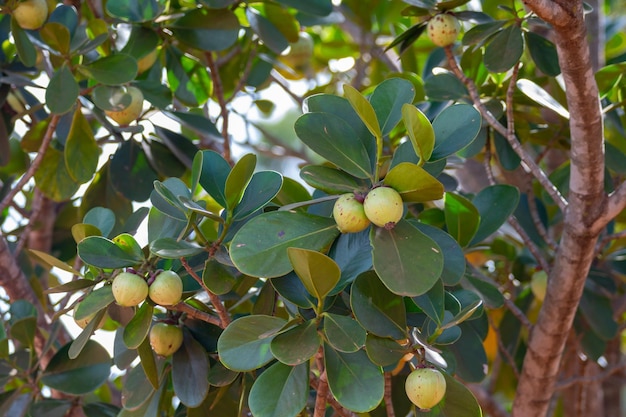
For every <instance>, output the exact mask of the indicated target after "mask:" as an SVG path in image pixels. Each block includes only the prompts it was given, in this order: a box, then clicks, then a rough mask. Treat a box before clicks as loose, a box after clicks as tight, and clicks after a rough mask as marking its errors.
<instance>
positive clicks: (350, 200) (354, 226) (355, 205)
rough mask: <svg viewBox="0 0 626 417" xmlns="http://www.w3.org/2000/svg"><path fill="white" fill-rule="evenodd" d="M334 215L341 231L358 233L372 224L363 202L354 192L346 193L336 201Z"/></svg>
mask: <svg viewBox="0 0 626 417" xmlns="http://www.w3.org/2000/svg"><path fill="white" fill-rule="evenodd" d="M333 217H334V218H335V222H337V228H338V229H339V231H340V232H341V233H357V232H360V231H361V230H365V229H366V228H367V226H369V225H370V221H369V219H368V218H367V216H365V210H364V208H363V203H362V202H360V201H358V200H357V199H356V197H355V196H354V194H353V193H348V194H344V195H342V196H341V197H339V199H337V201H335V206H334V207H333Z"/></svg>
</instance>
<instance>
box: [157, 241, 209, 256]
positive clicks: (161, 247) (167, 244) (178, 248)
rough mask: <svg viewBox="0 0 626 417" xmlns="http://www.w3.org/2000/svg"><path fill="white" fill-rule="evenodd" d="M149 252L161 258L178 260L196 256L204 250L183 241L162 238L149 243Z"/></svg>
mask: <svg viewBox="0 0 626 417" xmlns="http://www.w3.org/2000/svg"><path fill="white" fill-rule="evenodd" d="M150 252H151V253H154V254H155V255H157V256H159V257H161V258H165V259H178V258H183V257H189V256H195V255H198V254H200V253H202V252H204V248H202V247H200V246H197V245H194V244H193V243H189V242H187V241H184V240H176V239H172V238H170V237H164V238H161V239H157V240H154V241H152V243H150Z"/></svg>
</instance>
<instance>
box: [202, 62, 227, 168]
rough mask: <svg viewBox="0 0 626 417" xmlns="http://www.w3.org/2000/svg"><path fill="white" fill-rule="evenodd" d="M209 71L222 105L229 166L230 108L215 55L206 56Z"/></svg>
mask: <svg viewBox="0 0 626 417" xmlns="http://www.w3.org/2000/svg"><path fill="white" fill-rule="evenodd" d="M205 57H206V60H207V65H208V67H209V71H211V77H212V78H213V88H214V92H215V97H217V102H218V104H219V105H220V112H221V117H222V137H223V138H224V145H223V147H224V150H223V155H222V156H223V157H224V159H225V160H226V161H228V163H229V164H231V165H232V162H233V161H232V155H231V153H230V139H229V135H228V108H227V106H226V99H225V98H224V86H223V85H222V79H221V78H220V73H219V69H218V68H217V65H216V64H215V60H214V59H213V54H212V53H211V52H207V53H206V54H205Z"/></svg>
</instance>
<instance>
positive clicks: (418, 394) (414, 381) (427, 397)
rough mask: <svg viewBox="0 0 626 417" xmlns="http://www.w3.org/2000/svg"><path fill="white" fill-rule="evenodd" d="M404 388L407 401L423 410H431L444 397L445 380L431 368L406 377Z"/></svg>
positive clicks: (415, 371)
mask: <svg viewBox="0 0 626 417" xmlns="http://www.w3.org/2000/svg"><path fill="white" fill-rule="evenodd" d="M404 387H405V389H406V395H407V396H408V397H409V400H411V402H412V403H413V404H415V405H416V406H418V407H419V408H421V409H423V410H429V409H431V408H433V407H434V406H436V405H437V404H439V402H440V401H441V400H442V399H443V397H444V396H445V395H446V379H445V378H444V376H443V375H442V373H441V372H439V371H438V370H437V369H433V368H418V369H416V370H414V371H413V372H411V373H410V374H409V376H408V377H407V379H406V382H405V384H404Z"/></svg>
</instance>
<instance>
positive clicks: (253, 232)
mask: <svg viewBox="0 0 626 417" xmlns="http://www.w3.org/2000/svg"><path fill="white" fill-rule="evenodd" d="M338 234H339V231H338V230H337V227H336V225H335V221H334V220H333V219H331V218H325V217H319V216H312V215H309V214H304V213H296V212H288V211H275V212H269V213H265V214H263V215H260V216H256V217H254V218H253V219H251V220H250V221H248V222H247V223H246V224H244V225H243V227H242V228H241V229H240V230H239V231H238V232H237V234H236V235H235V237H234V238H233V240H232V242H231V245H230V255H231V258H232V261H233V263H234V264H235V266H236V267H237V269H239V270H240V271H241V272H242V273H244V274H248V275H252V276H260V277H278V276H282V275H285V274H286V273H288V272H289V271H291V270H292V266H291V263H290V262H289V258H288V257H287V248H289V247H297V248H303V249H311V250H320V249H322V248H324V247H326V246H327V245H328V244H329V243H330V242H332V241H333V240H334V239H335V237H337V235H338Z"/></svg>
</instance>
